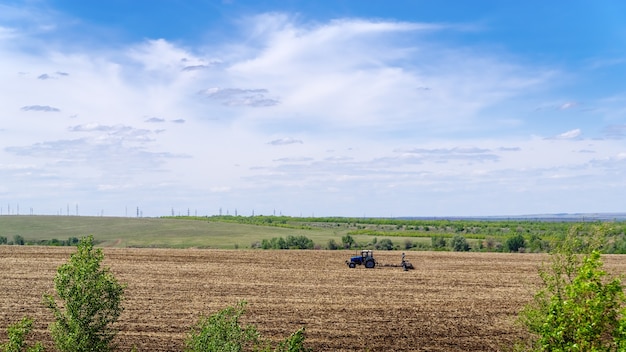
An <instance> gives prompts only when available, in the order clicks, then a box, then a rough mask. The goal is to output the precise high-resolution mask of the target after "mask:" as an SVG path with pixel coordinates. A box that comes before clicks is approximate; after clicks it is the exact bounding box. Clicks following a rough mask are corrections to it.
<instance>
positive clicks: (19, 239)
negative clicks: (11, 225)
mask: <svg viewBox="0 0 626 352" xmlns="http://www.w3.org/2000/svg"><path fill="white" fill-rule="evenodd" d="M13 244H15V245H18V246H23V245H25V244H26V241H25V240H24V237H22V236H21V235H15V236H13Z"/></svg>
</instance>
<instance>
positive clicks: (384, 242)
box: [375, 238, 393, 251]
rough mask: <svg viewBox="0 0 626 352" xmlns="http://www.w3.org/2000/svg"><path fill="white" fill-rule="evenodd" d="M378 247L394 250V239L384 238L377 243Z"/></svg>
mask: <svg viewBox="0 0 626 352" xmlns="http://www.w3.org/2000/svg"><path fill="white" fill-rule="evenodd" d="M375 247H376V249H381V250H386V251H390V250H393V241H392V240H390V239H389V238H383V239H382V240H380V241H378V243H376V246H375Z"/></svg>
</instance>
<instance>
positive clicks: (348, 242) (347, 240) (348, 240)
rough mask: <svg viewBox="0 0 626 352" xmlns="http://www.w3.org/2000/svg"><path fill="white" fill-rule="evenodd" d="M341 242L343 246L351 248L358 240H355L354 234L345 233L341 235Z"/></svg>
mask: <svg viewBox="0 0 626 352" xmlns="http://www.w3.org/2000/svg"><path fill="white" fill-rule="evenodd" d="M341 243H342V244H343V248H346V249H351V248H352V246H354V244H355V243H356V241H354V238H352V236H350V235H345V236H342V237H341Z"/></svg>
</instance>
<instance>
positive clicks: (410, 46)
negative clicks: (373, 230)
mask: <svg viewBox="0 0 626 352" xmlns="http://www.w3.org/2000/svg"><path fill="white" fill-rule="evenodd" d="M0 18H1V15H0ZM43 22H45V21H43ZM0 23H2V22H0ZM7 28H9V27H6V26H5V27H2V25H1V24H0V40H2V41H3V43H5V44H6V43H7V42H10V41H12V40H14V39H12V38H13V37H12V34H10V35H7V34H6V33H9V32H11V31H10V30H8V29H7ZM241 30H242V32H241V33H237V34H236V35H234V36H233V37H237V38H238V39H242V38H243V39H242V40H238V44H237V45H234V44H233V42H234V40H233V41H232V42H226V43H224V42H217V41H214V40H207V41H206V42H204V43H201V44H198V45H196V46H185V47H183V46H181V45H179V44H177V43H175V42H173V41H168V40H165V39H148V40H146V41H144V42H141V43H131V44H127V45H125V46H121V45H120V46H103V47H98V48H94V47H89V48H81V47H80V46H71V49H67V50H65V49H60V48H63V45H55V46H54V47H52V46H46V45H40V44H41V43H40V41H39V40H38V39H37V38H33V37H32V35H31V34H29V33H28V32H22V33H20V36H21V37H20V40H21V41H26V42H28V41H30V43H31V44H32V43H36V44H37V45H38V50H37V51H35V52H33V51H27V50H21V49H19V48H18V47H20V46H19V45H14V46H10V45H9V46H3V48H5V47H6V48H8V49H3V51H4V53H6V55H2V56H0V67H2V68H3V69H2V70H1V71H0V79H2V81H3V82H5V83H4V84H3V85H2V86H0V116H2V117H1V118H2V122H3V127H2V130H0V156H1V157H2V159H1V160H3V163H2V164H1V165H0V175H1V176H2V179H3V182H4V188H3V189H4V191H3V192H4V193H5V194H6V193H7V192H8V194H6V196H3V198H6V197H7V196H8V197H12V198H15V199H17V198H20V197H24V198H28V199H32V200H33V202H34V201H38V202H42V203H44V202H58V200H59V199H63V198H64V197H65V198H72V199H80V200H82V201H83V202H88V201H90V200H92V201H93V202H94V203H96V202H97V203H98V205H97V206H95V205H94V209H97V211H100V209H101V208H102V207H103V206H105V205H104V204H108V205H106V207H114V206H117V207H118V209H119V208H121V207H122V206H121V205H125V204H126V203H127V202H129V199H130V201H131V202H134V203H142V204H143V206H142V207H149V206H150V207H152V208H151V209H147V208H146V209H145V210H146V213H145V214H146V215H163V214H164V213H167V212H168V210H169V209H171V207H172V206H173V204H172V203H174V202H179V204H181V205H180V206H181V207H185V208H187V207H192V208H193V207H194V204H195V205H197V206H203V207H204V212H210V211H213V212H215V211H216V209H218V208H220V207H224V209H226V208H230V209H231V210H232V209H234V208H236V207H239V208H243V207H249V208H252V207H254V208H256V209H257V212H260V211H262V209H261V208H262V207H265V209H266V211H267V209H275V208H276V209H280V208H283V209H284V210H285V214H291V215H297V213H298V212H300V211H304V212H306V213H309V212H316V214H318V215H359V216H360V215H362V214H363V213H364V212H366V213H368V215H371V216H387V215H389V214H388V213H386V212H390V213H394V214H395V215H423V214H425V215H443V214H447V215H450V214H452V215H474V214H481V213H482V214H489V215H494V214H495V213H500V214H503V213H507V212H510V213H519V212H525V211H526V210H524V209H533V208H532V206H536V205H538V204H539V205H540V204H541V202H540V201H539V200H538V199H541V198H542V197H543V196H542V192H544V193H546V194H550V196H551V197H555V198H558V197H559V196H560V195H562V194H563V193H559V192H560V191H559V190H563V189H567V190H568V191H569V190H572V189H577V188H578V189H590V192H589V193H590V194H592V193H593V192H594V191H597V190H598V189H599V187H600V184H599V183H598V182H589V181H590V180H603V181H605V180H607V178H608V176H606V175H603V174H602V171H603V170H606V169H610V170H611V172H612V174H613V175H617V177H624V176H626V175H624V169H623V168H620V167H616V166H615V160H622V159H623V155H622V154H623V153H624V151H623V146H622V145H621V144H620V142H621V141H620V140H619V139H620V138H623V136H624V134H625V133H624V128H623V126H622V124H621V122H620V121H621V120H620V116H623V114H622V115H620V113H619V111H618V110H616V109H615V108H614V107H615V106H619V105H620V104H619V102H623V100H619V99H617V102H613V105H608V104H607V105H602V106H607V111H608V110H610V112H611V113H612V114H610V113H608V114H607V116H609V118H612V119H613V120H612V121H613V124H612V125H610V126H609V127H607V128H606V129H605V131H604V136H608V137H611V138H608V139H606V140H588V139H585V138H583V137H584V136H583V134H582V128H584V129H585V132H586V134H588V133H589V130H588V129H587V127H586V126H583V125H582V124H578V121H576V120H572V121H568V124H573V123H576V125H575V126H580V128H576V129H573V130H569V131H566V132H563V133H560V134H556V137H553V138H543V137H533V136H530V135H531V133H534V134H536V135H543V136H555V133H557V132H555V131H564V130H566V128H563V127H562V121H561V120H558V118H559V116H556V115H550V114H559V115H560V116H563V115H569V113H565V112H559V111H558V110H559V109H562V110H565V109H571V108H573V107H575V106H577V103H576V102H575V101H578V100H563V99H561V98H560V97H559V95H560V94H552V95H550V94H548V95H549V96H546V98H545V101H550V102H551V103H549V104H547V105H545V106H549V107H550V108H549V109H543V110H542V111H541V114H542V116H541V117H542V118H545V120H542V123H543V122H545V125H547V126H549V127H546V129H545V130H544V129H542V130H531V132H528V133H527V131H528V130H529V128H530V127H529V125H530V122H532V121H531V118H530V117H528V116H526V115H524V114H526V113H528V114H531V113H533V112H532V111H528V110H531V109H529V108H527V107H528V106H537V104H538V103H537V101H544V100H543V99H544V98H543V97H541V99H539V98H537V97H536V96H534V94H539V95H543V94H545V93H546V92H549V91H550V89H551V87H552V86H553V85H554V84H553V80H554V78H555V76H558V75H559V74H558V73H555V70H553V69H552V68H545V67H541V66H540V65H534V64H529V63H525V62H524V60H521V59H520V60H516V58H515V57H512V56H511V55H501V54H500V53H498V52H495V51H491V50H489V49H488V48H483V47H469V46H467V47H460V46H452V45H450V44H446V43H445V42H444V41H439V40H438V38H439V36H440V35H442V34H446V33H449V32H460V31H464V30H466V29H465V28H464V27H462V26H455V25H441V24H428V23H413V22H401V21H382V20H367V19H356V18H355V19H339V20H335V21H330V22H318V23H301V22H299V19H298V18H294V17H292V16H289V15H284V14H265V15H261V16H256V17H253V18H247V19H246V20H245V21H242V23H241ZM11 33H12V32H11ZM426 34H427V35H426ZM58 41H60V42H62V41H63V38H58ZM22 44H25V42H22ZM26 44H28V43H26ZM105 45H106V43H105ZM20 72H24V74H20ZM529 92H532V93H529ZM537 92H539V93H537ZM564 101H565V102H564ZM581 101H583V100H581ZM584 101H585V102H586V100H584ZM557 102H558V103H557ZM36 104H41V105H36ZM539 105H542V104H539ZM594 105H601V104H594ZM542 106H544V105H542ZM608 106H610V107H611V108H610V109H609V108H608ZM20 109H21V110H20ZM577 110H578V109H575V111H577ZM47 112H54V114H47ZM503 112H504V113H503ZM44 113H45V114H44ZM555 116H556V117H555ZM69 117H72V118H71V119H70V118H69ZM574 118H575V117H572V119H574ZM607 119H608V118H607ZM164 126H167V129H165V128H163V127H164ZM156 127H159V128H160V129H154V130H153V129H151V128H156ZM520 130H522V131H523V132H519V131H520ZM304 141H306V143H304ZM582 151H585V152H582ZM603 160H604V161H603ZM609 161H612V162H613V165H611V163H610V162H609ZM557 175H558V176H559V178H558V182H561V183H562V185H559V184H557V180H556V179H555V176H557ZM617 183H618V182H613V184H617ZM555 187H556V188H555ZM594 187H595V188H594ZM11 189H15V190H19V191H15V193H11V192H10V191H9V190H11ZM31 190H32V191H31ZM486 194H488V195H489V199H488V200H484V197H485V195H486ZM512 194H514V195H516V197H517V196H519V199H520V201H519V202H523V201H525V202H527V203H525V204H529V205H528V206H525V207H521V206H520V207H519V208H516V207H515V204H514V203H515V202H514V201H513V200H512V199H513V197H512V196H511V195H512ZM599 194H600V195H605V193H602V192H600V193H599ZM48 196H49V197H50V199H54V200H50V199H44V197H48ZM516 199H517V198H516ZM185 203H187V204H185ZM483 203H484V204H483ZM120 204H121V205H120ZM148 204H149V205H148ZM520 204H521V203H520ZM131 205H132V206H134V204H131ZM85 207H87V206H85ZM288 209H289V210H288ZM568 210H569V209H561V210H560V211H568ZM537 211H541V210H539V209H537ZM322 212H326V213H322ZM106 213H107V214H111V213H113V211H109V210H106ZM118 214H119V211H118Z"/></svg>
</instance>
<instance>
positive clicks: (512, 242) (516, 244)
mask: <svg viewBox="0 0 626 352" xmlns="http://www.w3.org/2000/svg"><path fill="white" fill-rule="evenodd" d="M504 245H505V247H506V249H507V250H508V251H509V252H520V251H521V250H522V248H526V240H525V239H524V236H523V235H522V234H521V233H518V234H517V235H515V236H513V237H509V238H507V239H506V242H505V243H504Z"/></svg>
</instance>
